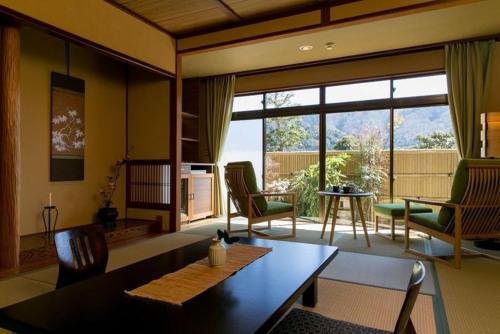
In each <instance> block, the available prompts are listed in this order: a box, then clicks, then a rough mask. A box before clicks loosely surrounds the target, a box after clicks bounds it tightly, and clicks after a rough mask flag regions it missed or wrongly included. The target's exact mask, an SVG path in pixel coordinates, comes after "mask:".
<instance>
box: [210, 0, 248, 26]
mask: <svg viewBox="0 0 500 334" xmlns="http://www.w3.org/2000/svg"><path fill="white" fill-rule="evenodd" d="M212 2H213V3H214V4H215V5H216V6H217V7H218V8H219V9H220V10H222V11H223V12H224V14H226V16H227V17H228V18H230V19H231V21H233V22H241V21H243V18H242V17H241V16H240V15H239V14H238V13H236V12H235V11H234V9H232V8H231V6H229V5H228V4H227V3H225V2H224V1H223V0H212Z"/></svg>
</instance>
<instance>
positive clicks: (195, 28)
mask: <svg viewBox="0 0 500 334" xmlns="http://www.w3.org/2000/svg"><path fill="white" fill-rule="evenodd" d="M111 1H112V2H114V3H115V4H118V5H119V6H121V7H123V8H125V9H127V10H128V11H131V12H133V13H134V14H136V15H139V16H140V17H142V18H143V19H145V20H147V21H149V22H152V23H154V24H155V25H157V26H159V27H161V28H162V29H164V30H166V31H168V32H169V33H171V34H173V35H176V37H177V36H179V35H186V34H192V33H196V32H202V31H205V30H206V29H212V28H222V27H226V26H228V25H238V23H241V24H243V23H244V22H246V21H248V20H252V19H257V18H261V17H268V16H270V15H273V14H277V13H280V14H282V13H284V12H287V11H291V10H298V9H301V8H307V7H310V6H314V5H316V4H320V3H321V2H322V1H321V0H111ZM332 2H333V1H332Z"/></svg>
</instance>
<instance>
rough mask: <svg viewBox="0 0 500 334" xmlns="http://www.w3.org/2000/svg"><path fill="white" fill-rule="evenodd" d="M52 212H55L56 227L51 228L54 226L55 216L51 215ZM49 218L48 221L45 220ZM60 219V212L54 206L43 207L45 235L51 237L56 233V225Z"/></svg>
mask: <svg viewBox="0 0 500 334" xmlns="http://www.w3.org/2000/svg"><path fill="white" fill-rule="evenodd" d="M52 211H55V214H56V215H55V219H54V225H53V226H52V228H51V225H52V217H53V215H52V214H51V213H52ZM45 217H47V219H45ZM58 217H59V210H57V207H56V206H54V205H52V206H45V207H43V210H42V218H43V227H44V228H45V234H47V235H48V236H49V237H50V235H51V234H53V233H55V232H56V224H57V218H58Z"/></svg>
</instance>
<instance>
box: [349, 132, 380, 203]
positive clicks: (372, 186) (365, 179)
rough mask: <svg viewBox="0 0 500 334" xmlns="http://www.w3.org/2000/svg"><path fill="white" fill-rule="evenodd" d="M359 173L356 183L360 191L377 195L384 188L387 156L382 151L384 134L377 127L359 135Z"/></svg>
mask: <svg viewBox="0 0 500 334" xmlns="http://www.w3.org/2000/svg"><path fill="white" fill-rule="evenodd" d="M358 140H359V156H358V157H357V159H356V160H357V161H356V162H357V163H358V173H357V178H356V180H355V184H356V186H357V187H358V190H359V191H369V192H372V193H373V194H374V196H375V200H376V197H377V194H379V193H380V192H381V190H382V186H383V184H384V181H385V179H386V178H387V173H386V172H385V168H386V160H387V157H386V155H385V154H384V152H383V151H382V148H383V145H384V144H383V136H382V134H381V132H380V131H379V130H377V129H371V130H367V131H365V132H364V133H363V135H360V137H359V139H358Z"/></svg>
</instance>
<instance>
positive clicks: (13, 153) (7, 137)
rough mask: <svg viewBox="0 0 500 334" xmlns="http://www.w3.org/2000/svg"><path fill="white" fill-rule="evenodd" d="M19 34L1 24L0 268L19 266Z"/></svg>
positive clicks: (16, 30)
mask: <svg viewBox="0 0 500 334" xmlns="http://www.w3.org/2000/svg"><path fill="white" fill-rule="evenodd" d="M19 58H20V36H19V29H18V28H16V27H12V26H5V27H1V28H0V268H15V267H17V266H19V225H20V210H19V205H20V177H21V172H20V167H21V166H20V158H21V146H20V145H21V144H20V135H21V129H20V118H21V117H20V114H21V106H20V94H21V87H20V80H19V76H20V73H19V72H20V69H19V67H20V59H19Z"/></svg>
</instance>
